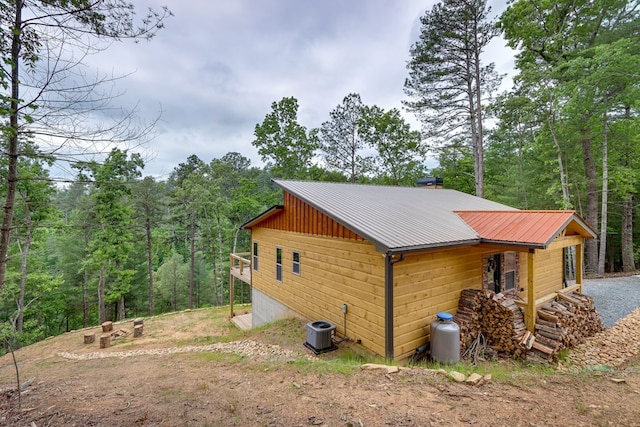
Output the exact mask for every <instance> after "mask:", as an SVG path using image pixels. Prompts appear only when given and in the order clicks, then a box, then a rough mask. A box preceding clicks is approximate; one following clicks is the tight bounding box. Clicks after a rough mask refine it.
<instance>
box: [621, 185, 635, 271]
mask: <svg viewBox="0 0 640 427" xmlns="http://www.w3.org/2000/svg"><path fill="white" fill-rule="evenodd" d="M634 210H635V207H634V197H633V196H631V197H630V198H629V199H627V200H624V201H623V202H622V241H621V246H622V271H625V272H630V271H635V269H636V265H635V259H634V256H633V212H634Z"/></svg>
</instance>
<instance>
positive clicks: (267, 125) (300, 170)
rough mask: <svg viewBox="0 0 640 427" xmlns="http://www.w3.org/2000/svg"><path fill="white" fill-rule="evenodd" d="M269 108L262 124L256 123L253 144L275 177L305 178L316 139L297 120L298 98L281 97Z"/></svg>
mask: <svg viewBox="0 0 640 427" xmlns="http://www.w3.org/2000/svg"><path fill="white" fill-rule="evenodd" d="M271 110H272V111H271V112H270V113H269V114H267V115H266V117H265V118H264V121H263V122H262V124H261V125H256V128H255V131H254V133H253V134H254V135H255V137H256V139H255V140H254V141H253V142H252V144H253V146H254V147H256V148H258V154H260V156H261V158H262V161H264V162H268V163H269V165H270V169H271V173H273V175H274V176H275V177H278V178H285V179H292V178H307V177H308V169H309V168H310V167H311V160H312V159H313V156H314V154H315V151H316V149H317V148H318V142H317V138H316V137H315V136H314V135H313V134H308V133H307V129H306V128H305V127H304V126H302V125H300V124H299V123H298V100H297V99H296V98H294V97H289V98H282V100H280V102H277V103H276V102H274V103H273V104H271Z"/></svg>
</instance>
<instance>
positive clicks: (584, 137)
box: [580, 118, 598, 272]
mask: <svg viewBox="0 0 640 427" xmlns="http://www.w3.org/2000/svg"><path fill="white" fill-rule="evenodd" d="M583 120H584V121H586V118H584V119H583ZM580 135H581V141H580V143H581V145H582V158H583V161H584V171H585V177H586V179H587V215H586V217H585V220H586V221H587V223H588V224H589V225H591V226H592V227H593V228H594V229H596V230H597V229H598V177H597V173H596V163H595V160H594V158H593V141H592V140H591V135H590V134H589V130H588V129H582V130H581V131H580ZM597 268H598V242H597V241H596V240H594V239H587V241H586V243H585V271H588V272H595V271H596V270H597Z"/></svg>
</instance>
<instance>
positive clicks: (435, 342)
mask: <svg viewBox="0 0 640 427" xmlns="http://www.w3.org/2000/svg"><path fill="white" fill-rule="evenodd" d="M430 340H431V358H432V359H433V360H434V361H435V362H439V363H456V362H458V361H460V327H459V326H458V325H457V324H456V323H455V322H454V321H453V315H452V314H449V313H445V312H440V313H437V314H436V320H434V321H433V322H431V331H430Z"/></svg>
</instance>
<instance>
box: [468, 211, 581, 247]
mask: <svg viewBox="0 0 640 427" xmlns="http://www.w3.org/2000/svg"><path fill="white" fill-rule="evenodd" d="M456 213H457V214H458V215H459V216H460V218H462V219H463V220H464V221H465V222H466V223H467V224H468V225H469V226H471V227H472V228H473V229H474V230H475V231H476V232H477V233H478V234H479V235H480V236H481V237H482V239H483V240H488V241H493V242H495V241H501V242H512V243H520V244H531V245H534V246H541V247H546V246H547V245H548V244H549V243H551V241H552V240H554V239H555V238H556V237H557V236H558V234H559V233H561V232H562V231H563V230H564V229H565V228H566V227H567V226H568V225H569V224H570V223H571V222H572V221H578V220H580V217H579V216H577V214H576V213H575V211H505V212H499V211H457V212H456ZM585 230H586V229H585ZM587 234H591V233H587ZM585 237H590V236H589V235H586V236H585Z"/></svg>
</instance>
